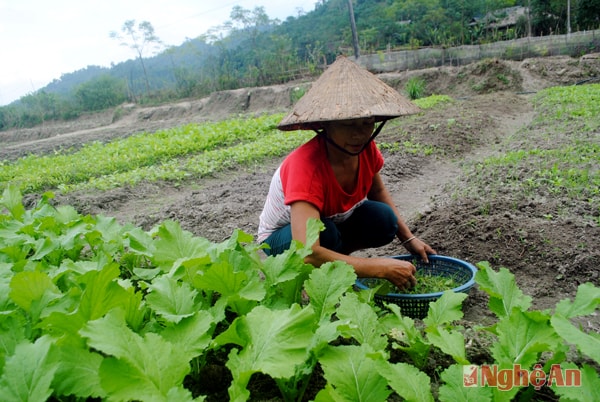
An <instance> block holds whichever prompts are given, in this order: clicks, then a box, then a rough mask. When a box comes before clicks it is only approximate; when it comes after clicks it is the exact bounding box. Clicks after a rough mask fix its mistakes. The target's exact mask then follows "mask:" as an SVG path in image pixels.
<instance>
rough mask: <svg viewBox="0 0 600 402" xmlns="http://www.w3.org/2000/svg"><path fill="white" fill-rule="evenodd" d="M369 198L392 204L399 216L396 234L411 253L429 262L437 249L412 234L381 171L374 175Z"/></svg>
mask: <svg viewBox="0 0 600 402" xmlns="http://www.w3.org/2000/svg"><path fill="white" fill-rule="evenodd" d="M368 198H369V199H370V200H374V201H380V202H383V203H386V204H387V205H389V206H390V208H392V210H393V211H394V213H395V214H396V217H398V233H397V234H396V236H397V237H398V239H399V240H400V242H401V244H402V245H403V246H404V247H405V248H406V249H407V250H408V251H409V252H410V253H412V254H417V255H419V256H421V258H422V259H423V261H425V262H429V260H428V258H427V255H428V254H436V251H435V250H434V249H433V248H431V246H429V245H428V244H427V243H425V242H423V241H422V240H421V239H419V238H417V237H416V236H415V235H413V234H412V232H411V231H410V228H409V227H408V226H407V225H406V223H405V222H404V219H402V215H400V212H399V211H398V208H396V205H395V204H394V200H393V199H392V196H391V194H390V192H389V191H388V189H387V187H386V186H385V184H384V183H383V180H382V179H381V175H380V174H379V173H377V174H376V175H375V176H374V177H373V184H372V186H371V191H370V192H369V195H368Z"/></svg>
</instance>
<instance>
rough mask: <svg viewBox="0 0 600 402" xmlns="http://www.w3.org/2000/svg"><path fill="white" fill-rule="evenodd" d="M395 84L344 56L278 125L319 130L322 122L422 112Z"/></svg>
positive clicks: (317, 81) (295, 128) (390, 117)
mask: <svg viewBox="0 0 600 402" xmlns="http://www.w3.org/2000/svg"><path fill="white" fill-rule="evenodd" d="M419 111H420V109H419V108H418V107H417V106H416V105H415V104H413V103H412V102H410V101H409V100H408V99H406V98H405V97H403V96H402V95H400V94H399V93H398V92H397V91H396V90H395V89H394V88H392V87H390V86H389V85H387V84H386V83H385V82H383V81H381V80H380V79H379V78H377V77H376V76H375V75H374V74H371V73H370V72H369V71H367V70H365V69H363V68H362V67H360V66H359V65H357V64H356V63H354V62H353V61H351V60H349V59H347V58H346V57H343V56H340V57H338V58H337V60H336V61H335V62H334V63H333V64H331V65H330V66H329V68H327V70H325V72H324V73H323V74H322V75H321V76H320V77H319V79H317V80H316V81H315V82H314V83H313V85H312V87H311V89H310V90H309V91H308V92H307V93H306V94H305V95H304V96H303V97H302V98H300V100H299V101H298V103H296V105H295V106H294V108H293V109H292V111H291V112H290V114H288V115H287V116H285V117H284V118H283V120H281V122H280V123H279V125H278V126H277V127H278V128H279V129H280V130H284V131H290V130H318V129H321V128H322V127H323V126H322V123H323V122H326V121H335V120H351V119H360V118H368V117H374V118H375V120H376V121H383V120H388V119H392V118H394V117H398V116H402V115H407V114H413V113H418V112H419Z"/></svg>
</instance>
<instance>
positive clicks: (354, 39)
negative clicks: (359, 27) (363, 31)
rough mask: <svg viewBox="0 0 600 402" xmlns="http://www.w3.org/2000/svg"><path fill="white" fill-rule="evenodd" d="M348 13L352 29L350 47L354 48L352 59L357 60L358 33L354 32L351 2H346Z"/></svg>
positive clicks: (358, 50)
mask: <svg viewBox="0 0 600 402" xmlns="http://www.w3.org/2000/svg"><path fill="white" fill-rule="evenodd" d="M348 11H349V12H350V28H351V29H352V45H353V46H354V58H355V59H356V60H358V59H359V57H360V49H359V47H358V33H357V32H356V21H355V20H354V8H353V7H352V0H348Z"/></svg>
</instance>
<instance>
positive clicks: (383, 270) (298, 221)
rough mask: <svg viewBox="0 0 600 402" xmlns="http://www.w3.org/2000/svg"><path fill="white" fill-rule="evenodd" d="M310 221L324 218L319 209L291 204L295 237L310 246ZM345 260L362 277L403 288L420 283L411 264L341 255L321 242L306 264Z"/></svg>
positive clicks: (305, 204) (306, 203) (391, 259)
mask: <svg viewBox="0 0 600 402" xmlns="http://www.w3.org/2000/svg"><path fill="white" fill-rule="evenodd" d="M310 218H314V219H320V214H319V210H318V209H317V208H316V207H315V206H314V205H312V204H311V203H309V202H305V201H297V202H294V203H292V205H291V225H292V238H293V239H294V240H298V241H301V242H302V243H306V223H307V221H308V220H309V219H310ZM337 260H339V261H344V262H346V263H348V264H350V265H352V266H353V267H354V271H355V272H356V275H357V276H358V277H360V278H383V279H387V280H389V281H390V282H392V283H393V284H394V285H395V286H397V287H399V288H405V287H412V286H414V285H415V284H416V279H415V277H414V273H415V271H416V270H415V267H414V266H413V265H412V264H411V263H410V262H408V261H402V260H397V259H393V258H362V257H353V256H349V255H345V254H340V253H337V252H335V251H333V250H330V249H328V248H325V247H322V246H321V245H320V242H319V241H318V240H317V242H316V243H315V244H314V245H313V253H312V254H311V255H309V256H307V257H306V258H305V262H306V263H308V264H312V265H314V266H316V267H319V266H321V264H324V263H326V262H329V261H337Z"/></svg>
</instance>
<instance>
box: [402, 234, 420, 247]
mask: <svg viewBox="0 0 600 402" xmlns="http://www.w3.org/2000/svg"><path fill="white" fill-rule="evenodd" d="M416 238H417V236H412V237H409V238H408V239H406V240H404V241H403V242H402V243H400V245H401V246H404V245H406V244H408V243H410V242H411V241H413V240H414V239H416Z"/></svg>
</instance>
